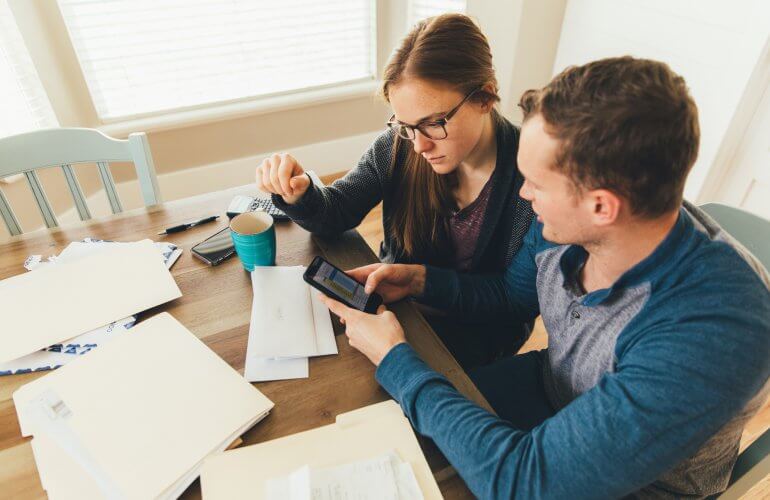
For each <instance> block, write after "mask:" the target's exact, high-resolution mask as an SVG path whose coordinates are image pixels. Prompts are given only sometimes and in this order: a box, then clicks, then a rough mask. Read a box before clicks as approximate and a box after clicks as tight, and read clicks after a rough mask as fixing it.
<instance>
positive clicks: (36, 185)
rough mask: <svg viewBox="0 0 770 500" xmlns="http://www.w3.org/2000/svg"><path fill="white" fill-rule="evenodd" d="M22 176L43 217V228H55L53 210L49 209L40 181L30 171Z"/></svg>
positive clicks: (56, 223) (33, 172)
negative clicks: (25, 179)
mask: <svg viewBox="0 0 770 500" xmlns="http://www.w3.org/2000/svg"><path fill="white" fill-rule="evenodd" d="M24 176H25V177H26V178H27V183H29V188H30V189H31V190H32V196H34V197H35V201H36V202H37V206H38V208H39V209H40V215H42V216H43V221H44V222H45V226H46V227H48V228H51V227H57V226H58V225H59V223H58V221H57V220H56V215H55V214H54V211H53V208H51V204H50V203H49V202H48V197H46V195H45V190H43V185H42V184H40V179H39V178H38V177H37V174H36V173H35V171H34V170H30V171H27V172H24Z"/></svg>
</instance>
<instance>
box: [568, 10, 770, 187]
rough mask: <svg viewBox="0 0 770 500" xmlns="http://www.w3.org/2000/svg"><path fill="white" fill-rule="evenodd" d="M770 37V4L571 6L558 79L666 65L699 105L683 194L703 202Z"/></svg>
mask: <svg viewBox="0 0 770 500" xmlns="http://www.w3.org/2000/svg"><path fill="white" fill-rule="evenodd" d="M768 33H770V2H768V1H767V0H731V1H724V0H644V1H642V0H569V1H568V3H567V9H566V12H565V14H564V23H563V28H562V33H561V39H560V41H559V48H558V52H557V55H556V60H555V63H554V74H556V73H557V72H559V71H561V70H562V69H564V68H565V67H566V66H568V65H572V64H583V63H586V62H589V61H591V60H594V59H599V58H602V57H610V56H618V55H625V54H628V55H632V56H636V57H646V58H651V59H657V60H661V61H664V62H666V63H668V64H669V65H670V66H671V68H672V69H673V70H674V71H676V72H677V73H679V74H681V75H682V76H684V78H685V79H686V80H687V82H688V84H689V86H690V89H691V92H692V95H693V98H694V99H695V102H696V103H697V105H698V110H699V114H700V124H701V147H700V153H699V157H698V161H697V162H696V164H695V166H694V168H693V171H692V173H691V174H690V177H689V179H688V183H687V186H686V187H685V196H686V197H687V198H688V199H693V200H695V199H697V198H698V195H699V194H700V191H701V188H702V186H703V183H704V180H705V179H706V176H707V174H708V171H709V168H710V167H711V164H712V162H713V160H714V157H715V155H716V154H717V151H718V149H719V146H720V144H721V142H722V140H723V139H724V137H725V134H726V132H727V127H728V125H729V123H730V120H731V118H732V116H733V114H734V113H735V109H736V106H737V105H738V102H739V101H740V99H741V96H742V93H743V90H744V88H745V87H746V83H747V81H748V79H749V76H750V75H751V73H752V70H753V69H754V68H755V66H756V65H757V62H758V59H759V56H760V54H761V51H762V48H763V46H764V44H765V41H766V40H767V37H768Z"/></svg>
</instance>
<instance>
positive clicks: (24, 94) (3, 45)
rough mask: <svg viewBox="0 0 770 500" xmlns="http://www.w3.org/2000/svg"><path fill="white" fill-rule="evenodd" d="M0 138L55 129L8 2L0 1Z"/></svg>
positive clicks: (51, 112)
mask: <svg viewBox="0 0 770 500" xmlns="http://www.w3.org/2000/svg"><path fill="white" fill-rule="evenodd" d="M0 95H2V102H3V110H2V113H0V137H6V136H9V135H15V134H20V133H23V132H29V131H31V130H36V129H39V128H49V127H56V126H58V122H57V121H56V117H55V116H54V114H53V110H52V109H51V103H50V102H49V101H48V96H47V95H46V93H45V91H44V90H43V86H42V85H41V83H40V78H39V77H38V75H37V71H35V67H34V66H33V65H32V60H31V59H30V57H29V53H28V52H27V47H26V45H24V40H22V38H21V34H20V33H19V29H18V27H17V26H16V21H15V19H14V17H13V14H12V13H11V9H10V7H9V6H8V2H7V0H0Z"/></svg>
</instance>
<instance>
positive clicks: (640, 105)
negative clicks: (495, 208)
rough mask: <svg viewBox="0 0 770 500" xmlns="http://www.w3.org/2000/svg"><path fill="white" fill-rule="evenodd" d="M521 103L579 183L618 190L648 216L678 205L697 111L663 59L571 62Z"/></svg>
mask: <svg viewBox="0 0 770 500" xmlns="http://www.w3.org/2000/svg"><path fill="white" fill-rule="evenodd" d="M519 106H520V107H521V109H522V110H523V111H524V120H525V121H526V120H527V118H528V117H531V116H534V115H536V114H540V115H541V116H542V117H543V119H544V120H545V122H546V130H547V132H548V133H549V134H550V135H552V136H553V137H555V138H556V139H558V140H559V141H560V142H561V148H560V153H559V155H558V157H557V162H556V167H557V168H559V169H560V170H562V171H563V172H564V173H566V174H567V176H568V177H569V178H570V179H571V180H572V181H573V183H574V184H575V185H576V186H577V187H579V188H587V189H608V190H610V191H612V192H615V193H617V194H619V195H621V196H622V197H623V198H625V199H626V200H628V202H629V204H630V208H631V212H632V213H634V214H636V215H639V216H642V217H647V218H654V217H657V216H660V215H662V214H665V213H667V212H669V211H671V210H674V209H676V208H677V207H679V206H680V205H681V203H682V195H683V191H684V183H685V179H686V178H687V174H688V173H689V171H690V168H692V165H693V163H695V159H696V158H697V156H698V142H699V140H700V129H699V127H698V110H697V108H696V106H695V102H694V101H693V100H692V97H691V96H690V94H689V92H688V89H687V85H686V84H685V81H684V79H683V78H682V77H681V76H679V75H677V74H676V73H674V72H673V71H671V68H669V67H668V66H667V65H666V64H664V63H661V62H658V61H651V60H647V59H635V58H633V57H617V58H610V59H602V60H599V61H594V62H591V63H588V64H585V65H583V66H572V67H569V68H567V69H565V70H564V71H562V72H561V73H559V75H557V76H556V77H555V78H554V79H553V80H551V82H550V83H549V84H548V85H546V86H545V87H543V88H542V89H540V90H528V91H526V92H525V93H524V95H522V97H521V101H520V102H519Z"/></svg>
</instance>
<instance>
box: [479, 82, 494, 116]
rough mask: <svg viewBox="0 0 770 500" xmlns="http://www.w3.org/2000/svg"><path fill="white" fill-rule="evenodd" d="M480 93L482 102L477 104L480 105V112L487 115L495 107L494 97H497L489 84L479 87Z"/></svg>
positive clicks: (492, 86)
mask: <svg viewBox="0 0 770 500" xmlns="http://www.w3.org/2000/svg"><path fill="white" fill-rule="evenodd" d="M481 91H482V92H483V97H482V100H481V101H480V102H479V104H480V105H481V110H482V111H483V112H484V113H489V112H490V111H492V108H493V107H494V106H495V99H494V97H492V96H494V95H497V92H496V91H495V86H494V85H492V84H491V83H487V84H486V85H484V86H483V87H481Z"/></svg>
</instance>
